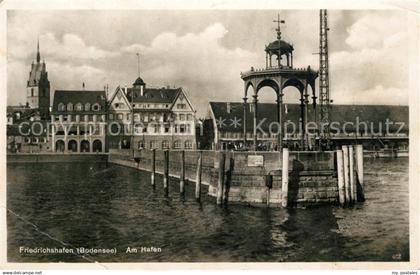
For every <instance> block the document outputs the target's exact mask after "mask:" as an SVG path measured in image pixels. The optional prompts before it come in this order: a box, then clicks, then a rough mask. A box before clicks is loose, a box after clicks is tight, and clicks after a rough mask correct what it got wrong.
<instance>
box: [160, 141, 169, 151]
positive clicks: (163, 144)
mask: <svg viewBox="0 0 420 275" xmlns="http://www.w3.org/2000/svg"><path fill="white" fill-rule="evenodd" d="M162 149H169V141H167V140H164V141H162Z"/></svg>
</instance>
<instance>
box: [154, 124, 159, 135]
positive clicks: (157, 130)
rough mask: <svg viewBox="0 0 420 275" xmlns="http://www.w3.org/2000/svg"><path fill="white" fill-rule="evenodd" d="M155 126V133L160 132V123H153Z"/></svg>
mask: <svg viewBox="0 0 420 275" xmlns="http://www.w3.org/2000/svg"><path fill="white" fill-rule="evenodd" d="M153 128H154V132H155V133H159V125H158V124H155V125H153Z"/></svg>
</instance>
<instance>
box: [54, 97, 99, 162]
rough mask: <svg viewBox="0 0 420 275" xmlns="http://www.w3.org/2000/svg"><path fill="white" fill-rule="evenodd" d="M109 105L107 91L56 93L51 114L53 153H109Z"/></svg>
mask: <svg viewBox="0 0 420 275" xmlns="http://www.w3.org/2000/svg"><path fill="white" fill-rule="evenodd" d="M106 102H107V101H106V95H105V91H85V90H76V91H74V90H73V91H68V90H57V91H55V93H54V102H53V105H52V112H51V145H52V151H53V152H57V153H82V154H88V153H100V152H105V151H106V140H105V138H106V129H107V127H106V126H107V125H106Z"/></svg>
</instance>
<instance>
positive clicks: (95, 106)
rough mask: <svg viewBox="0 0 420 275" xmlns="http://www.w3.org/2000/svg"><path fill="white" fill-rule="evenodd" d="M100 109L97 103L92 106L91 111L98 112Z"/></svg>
mask: <svg viewBox="0 0 420 275" xmlns="http://www.w3.org/2000/svg"><path fill="white" fill-rule="evenodd" d="M100 109H101V106H99V104H98V103H95V104H93V105H92V110H94V111H99V110H100Z"/></svg>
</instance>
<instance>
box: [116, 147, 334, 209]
mask: <svg viewBox="0 0 420 275" xmlns="http://www.w3.org/2000/svg"><path fill="white" fill-rule="evenodd" d="M200 152H201V155H202V171H201V175H202V184H203V185H206V186H208V195H210V196H213V197H217V196H218V189H219V187H220V186H221V182H222V183H223V188H222V189H223V194H226V197H227V198H226V199H227V201H229V202H242V203H250V204H254V203H255V204H261V203H264V204H267V203H268V202H269V203H270V204H272V205H277V204H281V203H282V167H283V163H282V154H281V152H259V151H258V152H236V151H230V152H228V151H224V152H222V151H197V150H185V151H184V159H185V179H186V180H188V181H190V182H195V181H196V175H197V166H198V165H197V163H198V158H199V154H200ZM221 154H225V165H224V167H223V169H221V167H220V161H221V159H222V157H221ZM181 156H182V153H181V150H170V151H169V176H170V177H174V178H180V174H181V161H182V157H181ZM152 159H153V151H152V150H134V151H132V150H130V149H127V150H110V152H109V158H108V161H109V162H110V163H114V164H119V165H123V166H128V167H132V168H135V169H140V170H144V171H149V172H150V171H152ZM164 162H165V157H164V151H163V150H156V151H155V171H156V173H158V174H163V173H164ZM221 170H222V171H223V172H222V173H220V171H221ZM221 175H222V177H223V178H222V179H220V176H221ZM267 185H268V186H270V185H271V186H270V187H271V188H269V187H268V186H267ZM287 202H288V203H287V204H288V205H291V206H294V205H307V204H310V205H312V204H321V203H337V202H338V183H337V171H336V163H335V153H334V152H294V151H291V152H290V155H289V160H288V192H287Z"/></svg>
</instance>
